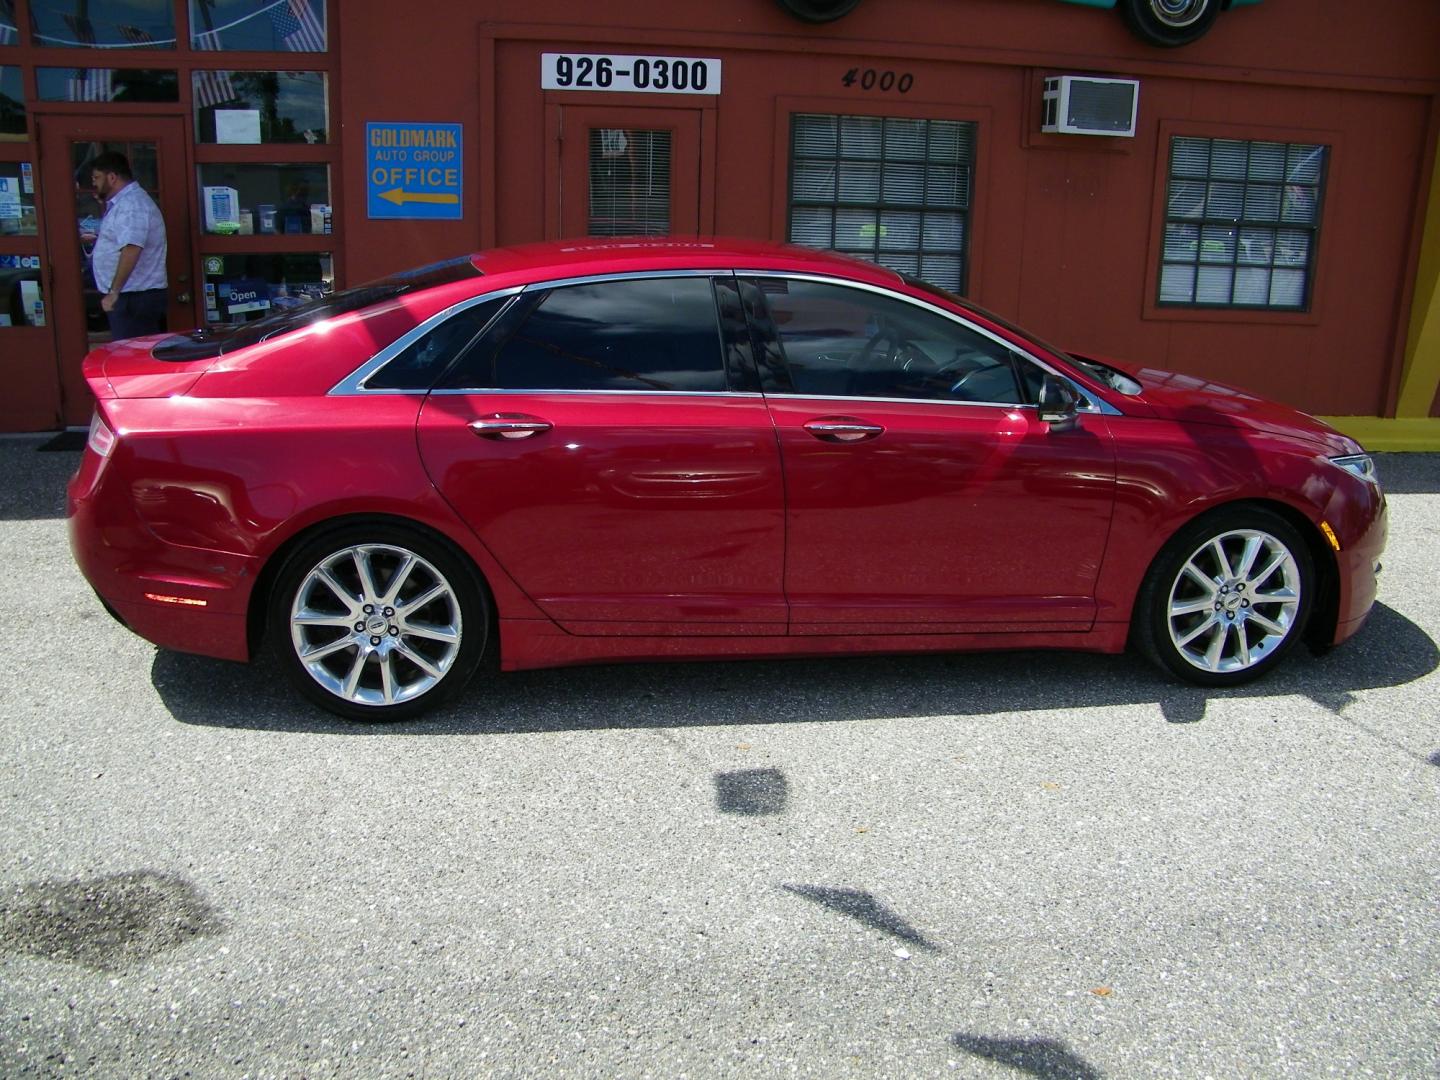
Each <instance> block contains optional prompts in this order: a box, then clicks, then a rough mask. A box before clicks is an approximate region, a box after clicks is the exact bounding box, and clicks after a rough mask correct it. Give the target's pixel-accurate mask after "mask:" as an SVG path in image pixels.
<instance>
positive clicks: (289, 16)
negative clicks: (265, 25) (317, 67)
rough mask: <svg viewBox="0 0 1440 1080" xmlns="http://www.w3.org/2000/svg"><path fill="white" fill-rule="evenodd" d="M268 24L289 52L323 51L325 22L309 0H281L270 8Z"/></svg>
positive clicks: (322, 0)
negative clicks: (317, 14) (318, 15)
mask: <svg viewBox="0 0 1440 1080" xmlns="http://www.w3.org/2000/svg"><path fill="white" fill-rule="evenodd" d="M321 2H322V3H323V2H324V0H321ZM270 25H271V26H272V27H273V28H274V30H275V36H276V37H278V38H279V39H280V40H281V42H283V43H284V45H285V48H287V49H289V50H290V51H291V52H324V51H325V24H324V23H322V22H321V21H320V19H319V18H318V17H317V16H316V14H315V9H314V8H313V7H311V6H310V0H281V2H280V3H278V4H276V5H275V6H274V7H272V8H271V9H270Z"/></svg>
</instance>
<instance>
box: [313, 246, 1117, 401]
mask: <svg viewBox="0 0 1440 1080" xmlns="http://www.w3.org/2000/svg"><path fill="white" fill-rule="evenodd" d="M717 275H718V276H724V277H730V276H735V277H771V278H773V277H781V278H786V279H789V280H792V281H811V282H815V283H817V284H821V285H838V286H841V287H843V288H850V289H859V290H861V291H862V292H870V293H875V294H876V295H878V296H884V297H887V298H888V299H891V300H898V301H900V302H901V303H906V304H910V305H912V306H913V307H917V308H920V309H921V310H923V311H928V312H930V313H932V314H934V315H939V316H940V317H941V318H943V319H947V320H949V321H950V322H953V323H955V324H957V325H958V326H961V327H963V328H964V329H966V330H968V331H970V332H971V333H975V334H979V335H981V336H982V337H985V338H989V339H990V340H991V341H993V342H995V343H996V344H997V345H1000V346H1001V347H1002V348H1005V349H1008V350H1009V351H1011V352H1014V353H1016V354H1017V355H1019V356H1021V357H1023V358H1024V359H1026V360H1028V361H1029V362H1030V363H1032V364H1034V365H1036V366H1037V367H1039V368H1040V369H1041V370H1042V371H1046V372H1049V373H1050V374H1051V375H1054V376H1055V377H1056V378H1057V379H1063V380H1064V381H1065V382H1066V383H1068V384H1069V385H1070V387H1071V388H1072V389H1073V390H1074V391H1075V392H1076V393H1077V394H1079V395H1080V397H1081V399H1082V400H1083V401H1086V402H1089V404H1086V405H1082V406H1080V407H1079V409H1078V411H1079V412H1082V413H1094V414H1100V415H1104V416H1124V415H1125V414H1124V413H1123V412H1121V410H1120V409H1118V408H1116V407H1115V406H1114V405H1112V404H1110V402H1108V401H1106V400H1104V399H1103V398H1100V397H1098V396H1097V395H1095V394H1093V393H1092V392H1090V391H1089V390H1088V389H1087V388H1086V387H1085V386H1083V385H1081V384H1079V383H1077V382H1076V381H1075V380H1074V379H1073V378H1071V377H1070V376H1069V375H1067V374H1065V373H1064V372H1063V371H1058V370H1057V369H1056V368H1054V367H1053V366H1052V365H1050V364H1047V363H1046V362H1045V361H1043V360H1041V359H1040V358H1039V357H1037V356H1035V355H1034V354H1033V353H1031V352H1030V351H1029V350H1028V349H1025V348H1022V347H1020V346H1018V345H1016V344H1015V343H1014V342H1012V341H1008V340H1006V339H1005V338H1003V337H1001V336H1000V335H998V334H995V333H992V332H991V331H989V330H987V329H985V328H984V327H983V326H977V325H976V324H975V323H972V322H970V321H969V320H968V319H965V318H962V317H961V316H959V315H956V314H955V313H954V312H952V311H947V310H945V309H944V308H942V307H940V306H938V305H936V304H933V303H930V302H929V301H927V300H921V299H919V298H918V297H913V296H906V295H904V294H903V293H897V292H894V291H893V290H891V289H887V288H885V287H883V286H880V285H872V284H871V283H869V282H866V281H855V280H853V279H851V278H846V277H837V276H833V275H829V274H820V273H815V272H813V271H787V270H773V269H772V270H756V269H739V268H736V269H731V268H727V267H721V268H710V269H668V270H627V271H617V272H614V273H606V274H586V275H581V276H579V277H573V276H572V277H564V278H552V279H548V280H545V281H532V282H529V283H528V284H525V285H514V286H510V287H509V288H505V289H495V290H492V291H490V292H485V293H481V294H479V295H478V296H472V297H467V298H466V299H464V300H462V301H460V302H459V303H456V304H452V305H451V306H450V307H448V308H445V309H444V310H443V311H438V312H436V313H435V314H434V315H432V316H430V317H429V318H428V319H426V320H425V321H424V322H422V323H420V325H418V326H415V327H412V328H411V329H410V330H407V331H406V332H405V333H404V334H403V335H401V336H400V337H399V338H397V339H396V340H395V341H393V342H391V343H390V344H389V345H387V346H386V347H385V348H384V349H381V350H380V351H379V352H378V353H376V354H375V355H374V356H372V357H371V358H370V359H369V360H367V361H366V362H365V363H363V364H361V365H360V367H358V368H356V369H355V370H354V371H352V372H351V373H350V374H349V375H347V376H346V377H345V378H344V379H342V380H340V382H338V383H336V384H335V386H333V387H331V389H330V390H329V391H328V393H327V395H326V396H327V397H354V396H361V397H364V396H373V395H377V394H394V395H400V396H420V397H423V396H425V395H426V394H427V393H433V394H443V395H446V396H453V395H477V394H481V395H495V394H499V395H513V394H568V395H575V394H605V395H615V394H625V395H630V396H634V395H637V394H638V395H663V396H668V397H675V396H682V397H683V396H689V397H727V398H763V397H774V398H785V399H786V400H797V399H798V400H811V401H816V400H823V401H869V402H875V403H893V402H908V403H912V404H923V405H973V406H977V407H981V408H1003V409H1034V408H1036V407H1037V406H1035V405H1030V404H1022V403H1016V402H989V401H946V400H945V399H943V398H901V397H847V396H845V395H843V394H842V395H836V394H784V393H780V394H764V393H754V392H750V391H734V390H561V389H531V390H501V389H498V388H492V387H474V388H456V389H444V390H431V391H426V390H399V389H388V388H387V389H373V390H372V389H370V388H369V387H367V386H366V385H365V382H366V380H367V379H369V378H370V377H371V376H373V375H374V374H375V373H376V372H377V371H379V370H380V369H381V368H383V367H384V366H385V365H386V364H388V363H389V362H390V361H391V360H393V359H394V358H395V357H396V356H398V355H399V354H400V353H402V352H404V351H405V350H406V349H408V348H409V347H410V346H411V345H412V344H414V343H415V342H416V341H417V340H419V339H420V338H421V337H423V336H424V335H425V334H427V333H429V332H430V331H431V330H432V329H434V328H435V327H436V326H438V325H439V324H440V323H442V322H444V321H445V320H446V319H449V318H451V317H452V316H454V315H457V314H459V313H460V312H462V311H464V310H466V309H467V308H471V307H474V306H475V305H476V304H482V303H484V302H485V301H487V300H493V299H495V298H496V297H504V296H510V297H513V296H518V295H520V294H521V293H526V292H532V291H535V290H539V289H558V288H564V287H566V286H573V285H591V284H601V283H604V282H610V281H637V280H644V279H647V278H648V279H654V278H688V277H715V276H717ZM503 310H504V309H503V308H502V309H501V312H503ZM501 312H496V315H497V317H498V315H499V314H501Z"/></svg>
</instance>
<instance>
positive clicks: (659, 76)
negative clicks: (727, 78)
mask: <svg viewBox="0 0 1440 1080" xmlns="http://www.w3.org/2000/svg"><path fill="white" fill-rule="evenodd" d="M540 89H541V90H609V91H611V92H613V93H617V94H633V93H641V94H718V93H720V61H719V60H710V59H706V58H704V57H698V56H615V55H611V54H608V53H541V54H540Z"/></svg>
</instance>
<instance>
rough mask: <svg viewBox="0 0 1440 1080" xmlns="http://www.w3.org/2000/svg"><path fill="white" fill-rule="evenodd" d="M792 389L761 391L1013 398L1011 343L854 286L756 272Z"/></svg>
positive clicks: (1017, 394) (1016, 399) (1016, 394)
mask: <svg viewBox="0 0 1440 1080" xmlns="http://www.w3.org/2000/svg"><path fill="white" fill-rule="evenodd" d="M755 284H756V285H757V286H758V287H759V288H760V290H761V291H762V292H763V294H764V297H765V303H766V307H767V308H768V309H769V315H770V322H771V323H772V324H773V326H774V331H773V332H774V333H775V335H776V336H777V337H778V338H779V341H780V345H781V348H782V351H783V353H784V360H785V366H786V369H787V370H788V372H789V375H790V381H791V383H792V387H793V388H790V387H767V390H769V391H770V392H785V393H795V394H816V395H823V396H827V397H828V396H834V397H882V398H919V399H926V400H935V401H969V402H985V403H993V404H1006V405H1018V404H1021V403H1022V401H1024V400H1025V398H1024V397H1023V396H1022V391H1021V386H1020V384H1019V382H1018V379H1017V375H1016V370H1015V358H1014V357H1013V355H1012V354H1011V351H1010V350H1009V349H1008V348H1006V347H1005V346H1004V345H1002V344H1001V343H1000V342H998V341H996V340H994V339H993V338H990V337H986V336H985V335H984V334H981V333H978V332H976V331H974V330H970V329H967V328H966V327H965V326H962V325H961V324H959V323H957V322H954V321H952V320H950V319H946V318H944V317H942V316H940V315H937V314H934V313H933V312H929V311H926V310H924V309H923V308H920V307H916V306H915V305H914V304H908V303H905V302H904V301H902V300H897V299H893V298H891V297H887V296H883V295H881V294H879V293H874V292H869V291H867V290H863V289H853V288H848V287H846V286H843V285H829V284H825V283H823V282H815V281H797V280H791V279H786V278H759V279H756V280H755Z"/></svg>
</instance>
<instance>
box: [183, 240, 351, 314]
mask: <svg viewBox="0 0 1440 1080" xmlns="http://www.w3.org/2000/svg"><path fill="white" fill-rule="evenodd" d="M203 262H204V270H205V321H206V322H208V323H223V322H251V321H252V320H254V319H261V318H264V317H265V316H266V315H270V314H273V313H274V312H276V311H279V310H282V309H284V308H289V307H296V306H298V305H300V304H303V303H306V302H307V301H309V300H314V299H317V298H319V297H321V296H324V295H326V294H327V293H329V292H331V291H332V290H333V289H334V286H335V274H334V269H333V260H332V259H331V256H330V253H329V252H316V253H309V252H306V253H287V254H280V255H255V254H250V255H206V256H204V258H203Z"/></svg>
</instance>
